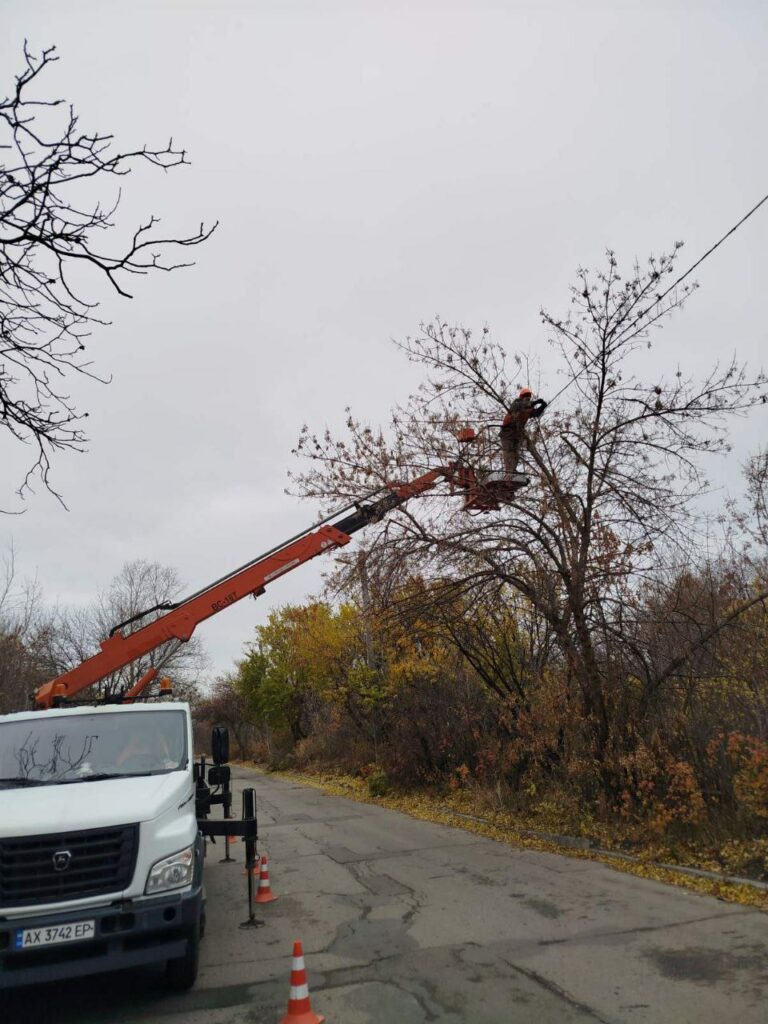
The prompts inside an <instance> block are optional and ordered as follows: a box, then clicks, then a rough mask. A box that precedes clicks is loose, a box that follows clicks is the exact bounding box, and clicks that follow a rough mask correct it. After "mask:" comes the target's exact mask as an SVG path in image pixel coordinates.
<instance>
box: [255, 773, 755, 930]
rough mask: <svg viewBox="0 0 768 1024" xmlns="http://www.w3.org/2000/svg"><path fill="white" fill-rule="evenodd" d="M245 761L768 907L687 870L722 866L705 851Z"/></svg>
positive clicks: (728, 884)
mask: <svg viewBox="0 0 768 1024" xmlns="http://www.w3.org/2000/svg"><path fill="white" fill-rule="evenodd" d="M242 763H243V764H244V765H247V766H248V767H253V768H257V769H259V770H260V771H265V772H268V773H269V774H274V775H276V776H278V777H279V778H283V779H288V780H291V781H294V782H299V783H302V784H304V785H307V786H312V787H314V788H315V789H319V790H322V791H323V792H324V793H328V794H329V795H331V796H340V797H346V798H348V799H352V800H356V801H358V802H360V803H366V804H376V805H378V806H380V807H387V808H389V809H391V810H394V811H401V812H402V813H404V814H408V815H410V816H411V817H412V818H418V819H420V820H422V821H431V822H435V823H438V824H442V825H451V826H453V827H454V828H461V829H464V830H465V831H467V832H473V833H475V834H476V835H481V836H486V837H487V838H489V839H496V840H498V841H499V842H503V843H509V844H510V845H513V846H519V847H524V848H526V849H531V850H542V851H546V852H548V853H558V854H561V855H562V856H566V857H577V858H579V859H582V860H593V861H599V862H600V863H603V864H606V865H607V866H608V867H611V868H613V869H614V870H616V871H623V872H625V873H627V874H631V875H637V876H639V877H640V878H650V879H653V880H654V881H657V882H664V883H666V884H668V885H676V886H679V887H680V888H684V889H689V890H692V891H694V892H698V893H701V894H703V895H706V896H714V897H716V898H717V899H720V900H724V901H726V902H728V903H738V904H740V905H741V906H745V907H753V908H755V909H758V910H768V888H761V887H760V885H759V883H758V884H749V883H748V882H747V881H746V880H745V881H744V882H742V881H741V880H739V881H735V880H729V878H728V877H727V876H723V877H721V878H719V877H718V878H712V877H709V876H707V875H705V876H702V875H694V874H684V873H682V872H683V871H685V870H687V869H693V870H699V871H705V872H717V871H720V870H721V865H720V864H718V863H715V862H713V861H712V860H711V859H710V858H708V857H707V856H706V855H705V856H703V857H697V856H696V854H695V852H694V851H692V850H684V851H678V850H675V851H671V850H670V849H669V847H668V846H662V845H651V844H648V845H645V846H642V847H634V848H633V849H632V853H631V854H628V853H626V852H624V851H623V850H622V849H621V846H620V841H617V840H616V838H615V837H612V836H611V835H610V833H609V831H608V830H607V829H606V828H604V827H603V828H601V829H599V830H598V834H597V836H595V829H594V828H590V838H589V839H587V838H586V837H584V836H579V835H570V834H562V833H559V831H558V829H557V827H556V825H557V822H556V821H555V816H554V815H547V814H544V815H543V816H542V815H537V816H535V817H532V816H531V815H527V816H522V815H519V814H517V813H515V814H513V813H512V812H510V811H509V810H500V809H493V808H492V807H491V808H490V809H488V808H487V806H483V804H484V803H485V802H484V801H478V797H477V794H476V793H473V792H471V791H467V790H457V791H449V792H447V793H441V794H435V793H428V792H418V793H398V792H396V791H393V790H388V791H387V792H384V793H378V795H373V794H372V793H371V787H370V786H369V784H368V781H367V780H366V779H364V778H359V777H355V776H352V775H346V774H342V773H337V772H329V771H327V770H326V771H319V770H318V771H306V770H305V771H293V770H281V771H272V772H269V770H268V769H265V768H264V766H263V765H261V764H256V763H253V762H248V761H246V762H242ZM478 805H479V806H478ZM569 831H571V830H569ZM534 833H535V834H534ZM556 833H557V834H556ZM595 841H597V843H598V846H597V847H595V846H592V845H590V843H594V842H595ZM671 855H673V856H674V860H675V864H672V865H664V864H660V863H659V858H660V857H665V858H667V859H671Z"/></svg>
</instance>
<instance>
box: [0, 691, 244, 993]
mask: <svg viewBox="0 0 768 1024" xmlns="http://www.w3.org/2000/svg"><path fill="white" fill-rule="evenodd" d="M222 732H223V731H222V730H214V733H215V734H216V733H218V734H219V735H218V737H216V735H215V737H214V739H215V741H216V740H217V741H218V743H217V745H218V747H219V749H220V750H222V751H223V758H222V756H219V757H217V756H216V752H214V760H218V761H221V760H222V759H226V745H227V744H226V737H225V736H222ZM222 741H223V746H222ZM209 775H211V776H212V781H215V783H216V784H217V785H218V786H219V788H222V787H221V783H222V782H223V783H224V786H223V789H224V791H225V793H228V791H229V787H228V783H229V769H228V768H227V767H226V766H223V765H221V764H219V765H214V766H211V768H210V769H209ZM230 801H231V798H230V800H224V799H222V797H221V796H219V797H218V798H214V802H220V803H224V810H225V815H228V812H229V802H230ZM210 803H211V794H210V790H209V789H208V787H207V785H206V784H205V765H204V762H203V764H202V765H196V764H195V762H194V757H193V747H192V722H191V716H190V709H189V705H188V704H185V703H181V702H163V703H146V704H136V703H132V704H102V705H98V706H78V707H66V708H52V709H50V710H48V711H46V712H44V713H40V712H39V711H27V712H20V713H18V714H11V715H5V716H2V717H0V990H2V989H7V988H13V987H16V986H20V985H29V984H37V983H39V982H45V981H53V980H56V979H59V978H64V977H67V978H70V977H73V976H79V975H85V974H93V973H100V972H102V971H110V970H115V969H119V968H123V967H132V966H136V965H139V964H145V963H157V962H158V961H165V962H166V978H167V981H168V983H169V985H170V986H171V987H173V988H177V989H184V988H188V987H189V986H191V985H192V984H193V983H194V981H195V976H196V974H197V964H198V952H199V944H200V939H201V937H202V934H203V932H204V929H205V894H204V889H203V859H204V856H205V839H204V837H203V835H202V831H201V830H205V831H208V832H209V834H211V833H212V834H219V835H221V834H226V833H232V832H233V831H234V832H235V833H238V832H239V834H241V835H249V836H250V839H251V840H252V839H253V838H255V822H254V823H253V826H254V827H253V828H252V829H251V831H250V832H249V831H248V829H247V828H246V829H243V828H242V827H238V826H241V823H240V822H235V821H226V822H225V821H221V822H210V823H207V822H205V820H204V819H205V817H207V811H208V810H210ZM198 814H201V815H202V819H201V820H198ZM206 826H208V828H206ZM249 846H250V842H249ZM252 859H253V857H252V854H251V860H252ZM249 881H250V873H249Z"/></svg>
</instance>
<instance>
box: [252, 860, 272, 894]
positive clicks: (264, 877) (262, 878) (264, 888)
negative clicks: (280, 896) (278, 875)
mask: <svg viewBox="0 0 768 1024" xmlns="http://www.w3.org/2000/svg"><path fill="white" fill-rule="evenodd" d="M276 899H277V896H275V894H274V893H273V892H272V888H271V886H270V884H269V868H268V867H267V858H266V857H265V856H262V858H261V872H260V874H259V888H258V891H257V893H256V899H255V900H254V903H271V902H272V901H273V900H276Z"/></svg>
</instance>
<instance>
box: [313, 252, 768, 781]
mask: <svg viewBox="0 0 768 1024" xmlns="http://www.w3.org/2000/svg"><path fill="white" fill-rule="evenodd" d="M679 248H680V246H679V245H676V246H675V248H674V249H673V251H672V252H671V253H670V254H667V255H663V256H661V257H659V258H654V257H651V259H650V260H649V261H648V263H647V264H646V265H645V266H644V267H640V266H635V267H634V268H633V270H632V272H631V273H630V275H629V276H628V278H627V279H626V280H624V279H622V277H621V276H620V274H619V271H618V265H617V261H616V258H615V256H614V254H613V253H612V252H609V253H608V259H607V267H606V269H605V270H604V271H601V272H599V273H597V274H594V273H590V272H588V271H586V270H579V271H578V273H577V284H576V285H575V286H574V288H573V289H572V294H571V310H570V313H569V314H568V315H567V316H565V317H562V318H560V317H554V316H552V315H550V314H548V313H546V312H542V321H543V323H544V325H545V327H546V328H547V330H548V333H549V336H550V341H551V344H552V346H553V349H554V352H555V355H556V359H557V362H558V364H559V367H560V369H561V370H562V372H563V373H564V375H565V379H566V384H565V387H564V388H562V389H561V394H560V400H559V402H557V403H556V404H555V405H554V407H553V408H551V409H550V412H549V414H548V416H547V417H545V418H544V419H543V420H542V421H541V422H540V425H538V426H535V427H533V428H532V429H531V436H530V440H529V444H528V449H527V454H526V456H525V459H526V462H527V466H526V470H527V471H528V472H529V473H530V474H531V475H532V477H533V483H532V486H531V487H529V488H528V489H526V490H523V491H521V492H519V493H518V495H517V496H516V497H515V499H514V500H512V501H510V502H509V503H508V504H506V505H504V506H503V507H502V508H501V509H500V510H499V511H497V512H490V513H488V514H486V515H483V516H476V517H474V518H472V517H470V516H467V515H466V514H465V513H463V512H461V511H460V510H459V509H458V508H457V507H456V506H455V504H454V505H453V506H451V505H450V503H447V502H446V500H445V495H441V496H436V495H434V494H433V495H428V496H426V497H425V498H424V499H423V500H421V501H420V502H411V503H409V505H408V506H406V507H404V508H403V509H401V510H400V511H399V512H397V513H396V514H395V515H394V516H391V517H389V518H388V521H387V522H386V523H384V524H383V525H382V526H381V527H380V530H379V535H378V537H377V540H376V544H375V548H374V551H375V554H376V557H377V558H378V559H379V560H382V561H386V562H388V563H389V565H390V566H391V568H392V572H393V573H395V574H397V573H400V574H402V573H404V572H414V571H419V572H420V573H422V574H423V575H424V576H425V578H427V579H430V578H431V579H458V580H461V581H464V583H466V582H467V581H473V582H474V585H475V586H478V587H480V586H483V585H485V586H487V587H491V588H493V587H495V588H498V587H499V586H500V585H503V586H506V587H508V588H510V589H511V590H512V591H514V592H516V593H517V594H518V595H520V597H521V598H523V599H524V600H526V601H528V602H529V603H530V605H531V606H532V608H533V609H535V611H536V613H537V615H538V616H540V617H541V618H542V619H543V621H544V622H546V624H547V626H548V629H549V630H550V631H551V635H552V637H553V638H554V639H555V640H556V642H557V644H558V647H559V650H560V654H561V657H562V658H563V661H564V664H565V666H566V672H567V678H568V679H569V680H570V681H571V682H572V684H573V686H574V687H575V692H576V694H578V696H579V699H580V705H581V716H582V719H583V721H584V722H585V724H586V727H587V728H588V730H589V733H590V735H591V756H592V757H594V758H595V759H596V761H598V762H600V761H601V760H602V759H603V758H604V756H605V754H606V751H607V749H608V746H609V743H610V742H611V739H612V720H613V719H612V716H613V701H614V693H613V687H614V684H615V680H616V678H617V674H616V668H617V666H616V664H615V663H614V659H615V657H616V649H617V647H619V648H620V650H621V654H622V658H624V659H625V661H626V659H631V661H632V671H633V672H634V673H635V674H636V675H638V676H639V677H640V678H641V680H642V682H643V685H644V686H645V687H646V688H647V689H648V690H649V691H651V690H655V691H658V689H659V687H660V686H661V685H662V684H663V682H664V681H665V680H667V679H669V678H670V676H671V674H672V673H673V672H674V671H675V665H674V664H673V662H672V661H670V662H668V663H666V664H655V663H653V662H652V661H651V660H649V659H648V658H647V657H646V656H645V652H644V651H643V648H642V644H641V643H640V642H639V641H638V642H635V640H634V639H633V623H632V621H631V615H629V614H628V613H627V610H628V608H630V607H631V602H630V600H629V599H630V597H631V595H632V592H633V589H634V588H635V587H636V586H637V585H638V584H639V583H640V582H641V581H642V580H644V579H646V578H650V577H653V576H654V575H655V574H657V573H658V572H659V569H660V568H661V567H664V566H665V565H667V564H668V563H669V561H670V560H671V559H673V558H674V557H680V558H685V557H687V554H688V553H689V551H690V541H691V538H692V537H695V535H696V531H697V529H698V528H699V527H700V518H699V511H700V510H699V506H698V499H699V498H700V496H701V494H702V493H703V492H704V490H705V489H706V486H707V484H706V479H705V476H704V461H705V459H706V457H708V456H711V455H712V454H714V453H725V452H727V451H728V423H729V421H730V420H731V419H732V418H733V417H734V416H738V415H742V414H746V413H747V412H748V411H749V410H750V409H751V408H752V407H753V406H754V405H756V404H758V403H759V402H761V401H762V400H763V395H762V391H763V390H764V386H765V378H764V377H763V376H762V375H756V376H754V377H750V376H749V375H748V373H747V370H746V368H745V367H743V366H741V365H739V364H738V362H737V361H736V359H735V358H734V359H732V360H729V361H727V362H726V363H725V364H723V365H716V366H714V367H713V368H711V369H710V370H709V371H705V372H703V373H701V372H699V369H698V368H697V369H696V371H694V372H691V373H684V372H683V371H682V370H678V371H677V373H676V374H675V375H674V376H673V377H672V378H671V379H669V380H667V379H663V378H661V377H659V378H650V379H648V378H647V377H641V376H640V375H639V373H638V371H637V370H636V369H635V366H636V365H637V360H636V358H635V353H636V352H637V350H638V349H641V348H644V347H647V346H649V345H651V344H652V329H653V328H655V327H658V326H659V325H660V324H661V322H662V321H663V320H664V319H665V318H668V316H669V314H670V313H671V312H672V311H673V310H675V309H677V308H679V307H680V306H681V305H682V304H683V302H684V301H685V299H686V298H687V296H688V295H689V293H690V291H691V290H692V286H688V287H685V288H679V289H672V291H671V292H669V293H668V294H666V295H665V292H664V286H665V282H667V281H669V280H672V277H671V275H672V274H673V272H674V267H675V259H676V256H677V253H678V251H679ZM401 347H402V348H403V349H404V351H405V352H406V354H407V355H408V357H409V358H410V359H411V360H413V361H415V362H417V363H420V364H422V365H423V366H425V367H426V369H427V378H426V380H425V382H424V384H423V386H422V387H421V389H420V390H419V391H418V392H417V393H416V394H415V395H414V396H412V397H411V399H410V400H409V402H408V403H407V404H406V406H405V407H404V408H399V409H396V410H395V412H394V414H393V417H392V422H391V425H390V430H389V432H388V433H386V434H385V432H384V431H381V430H375V429H373V428H372V427H371V426H369V425H368V424H366V423H364V422H362V421H360V420H357V419H355V418H354V417H353V416H352V415H351V414H350V415H349V417H348V422H347V428H348V431H347V436H345V437H343V438H340V439H339V438H334V437H332V436H331V435H330V434H329V433H327V432H326V434H325V435H319V436H318V435H316V434H313V433H312V432H311V431H310V430H309V429H308V428H305V430H304V431H303V433H302V436H301V438H300V441H299V445H298V447H297V451H298V452H299V453H300V454H304V455H306V456H308V458H309V459H310V460H312V463H313V465H311V466H310V468H309V470H308V471H306V472H305V473H303V474H300V475H298V476H296V477H295V483H296V484H297V485H298V489H299V490H300V492H301V493H302V494H305V495H307V496H312V497H320V498H322V499H323V500H326V501H329V502H330V501H332V500H336V499H338V498H340V497H343V498H350V497H357V498H359V497H360V496H361V495H363V494H364V493H365V492H366V491H369V490H370V489H371V487H372V486H376V485H379V486H381V485H384V484H385V483H387V482H388V481H391V480H392V479H397V478H408V477H411V476H413V475H414V474H416V473H418V472H421V471H423V470H424V469H425V468H427V467H434V466H436V465H441V464H442V465H445V464H446V463H447V462H450V461H452V460H454V459H456V458H457V456H458V449H457V446H456V444H455V440H454V433H455V429H456V428H457V427H459V426H462V425H465V424H467V423H471V424H474V425H476V426H478V425H479V427H480V429H481V430H485V431H486V435H485V436H489V435H488V433H487V431H491V434H490V437H491V438H492V437H493V434H494V433H495V431H496V430H497V429H498V426H497V425H498V423H499V421H500V419H501V417H502V415H503V412H504V410H505V408H506V407H508V405H509V403H510V401H511V399H512V397H513V382H514V379H515V377H516V376H517V377H519V376H520V372H521V368H522V365H523V363H522V359H521V358H520V357H516V368H515V370H514V372H513V373H512V374H509V373H508V371H507V369H506V359H505V352H504V350H503V349H502V347H501V346H500V345H498V344H496V343H495V342H494V341H493V340H492V338H491V335H490V332H489V331H488V329H487V328H485V329H484V330H483V331H482V332H481V333H480V334H478V335H475V334H473V333H472V332H471V331H470V330H468V329H465V328H462V327H451V326H449V325H448V324H447V323H446V322H444V321H442V320H440V319H438V320H436V321H435V322H434V323H431V324H427V325H425V326H423V327H422V329H421V331H420V333H419V334H418V335H417V336H416V337H414V338H409V339H407V340H406V341H405V342H404V343H403V344H402V346H401ZM521 382H524V383H527V381H521ZM489 451H490V448H488V449H486V451H485V452H484V453H479V454H478V456H477V458H479V459H485V460H486V461H487V460H488V459H489V458H490V459H492V458H493V456H492V455H489V454H488V452H489ZM738 613H739V612H738V610H736V609H730V611H729V614H730V615H734V614H736V615H738ZM707 639H708V637H707V632H706V631H703V632H702V633H701V634H700V635H699V637H698V638H697V639H695V640H694V641H692V643H691V646H690V648H689V650H687V651H682V652H680V653H678V654H677V655H676V656H675V658H680V657H683V658H684V659H685V658H687V657H690V656H692V654H693V653H694V651H695V650H696V649H698V647H699V646H700V645H702V644H705V643H706V642H707ZM678 667H679V666H678ZM626 668H627V665H626V664H624V665H623V670H624V671H625V672H626Z"/></svg>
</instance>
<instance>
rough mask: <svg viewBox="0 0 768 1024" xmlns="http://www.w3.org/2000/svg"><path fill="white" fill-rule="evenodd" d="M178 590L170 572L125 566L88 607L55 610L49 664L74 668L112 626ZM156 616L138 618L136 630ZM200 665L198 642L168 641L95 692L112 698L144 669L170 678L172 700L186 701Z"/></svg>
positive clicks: (203, 660) (171, 597)
mask: <svg viewBox="0 0 768 1024" xmlns="http://www.w3.org/2000/svg"><path fill="white" fill-rule="evenodd" d="M181 591H182V583H181V581H180V579H179V576H178V574H177V572H176V570H175V569H172V568H169V567H168V566H163V565H160V564H159V563H157V562H145V561H143V560H141V559H138V560H136V561H133V562H128V563H126V564H125V565H124V566H123V568H122V569H121V571H120V573H119V574H118V575H117V576H116V577H115V578H114V579H113V580H112V583H111V584H110V586H109V588H108V589H107V590H106V591H104V592H103V593H102V594H100V595H99V597H98V598H97V600H96V601H94V602H93V604H91V605H88V606H86V607H84V608H70V609H63V610H60V611H59V614H58V617H57V620H56V624H55V629H54V630H53V631H52V633H51V651H50V660H51V662H52V663H53V664H55V665H56V669H57V672H64V671H67V670H68V669H70V668H74V667H75V666H76V665H78V664H80V662H81V661H83V660H84V659H85V658H88V657H90V656H91V655H92V654H93V653H94V652H95V651H96V650H98V644H99V641H100V640H103V639H104V638H105V637H106V636H108V635H109V632H110V630H111V629H112V627H113V626H116V625H117V624H118V623H121V622H125V621H126V620H128V619H131V618H133V617H134V616H135V615H137V614H138V613H139V612H142V611H144V610H145V609H147V608H154V607H155V606H157V605H161V606H162V605H168V604H170V603H172V602H173V601H174V600H175V599H177V598H178V597H179V596H180V594H181ZM161 614H162V611H161V610H156V611H153V612H151V613H150V614H149V615H147V616H145V617H143V618H142V619H141V622H140V624H139V625H142V626H143V625H146V624H147V623H148V622H151V621H152V620H153V619H156V618H158V616H159V615H161ZM206 665H207V659H206V656H205V653H204V651H203V647H202V644H201V642H200V640H199V638H198V637H192V639H191V640H189V641H188V642H186V643H185V642H183V641H181V640H169V641H168V642H167V643H165V644H163V645H162V646H161V647H158V648H157V649H156V650H154V651H151V652H150V653H149V654H147V655H144V656H142V657H140V658H137V659H136V660H134V661H132V662H131V663H130V665H127V666H126V667H125V668H124V669H121V670H120V671H119V672H116V673H114V675H112V676H110V677H109V678H108V679H106V680H104V682H103V683H101V684H99V689H100V691H101V692H102V693H105V694H112V693H115V692H118V691H120V690H122V689H124V688H130V687H131V686H133V685H134V684H135V683H137V682H138V680H139V679H140V678H141V677H142V676H143V675H144V674H145V673H146V672H147V670H148V669H150V668H156V669H157V670H158V672H160V673H161V674H165V675H169V676H171V677H172V680H173V683H174V689H175V691H176V693H177V695H178V696H181V697H183V698H184V699H187V698H188V697H189V696H191V695H193V694H194V692H195V689H196V686H197V682H198V678H199V676H200V674H201V673H202V672H203V671H204V669H205V668H206Z"/></svg>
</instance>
